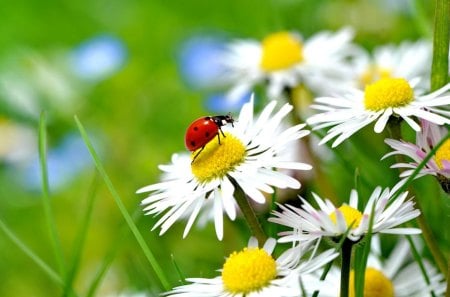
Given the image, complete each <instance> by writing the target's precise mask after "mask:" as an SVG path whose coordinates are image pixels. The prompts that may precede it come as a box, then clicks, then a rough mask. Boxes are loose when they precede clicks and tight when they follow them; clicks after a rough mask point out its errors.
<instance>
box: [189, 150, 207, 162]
mask: <svg viewBox="0 0 450 297" xmlns="http://www.w3.org/2000/svg"><path fill="white" fill-rule="evenodd" d="M204 148H205V146H202V148H201V149H200V150H199V151H198V152H197V153H196V154H195V156H194V158H193V159H192V161H191V165H192V163H194V161H195V159H197V157H198V155H200V153H201V152H202V151H203V149H204Z"/></svg>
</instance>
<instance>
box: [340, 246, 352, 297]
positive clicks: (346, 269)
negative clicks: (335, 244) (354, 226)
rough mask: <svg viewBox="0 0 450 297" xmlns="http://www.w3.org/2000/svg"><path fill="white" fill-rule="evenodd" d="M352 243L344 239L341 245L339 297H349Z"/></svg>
mask: <svg viewBox="0 0 450 297" xmlns="http://www.w3.org/2000/svg"><path fill="white" fill-rule="evenodd" d="M352 250H353V242H352V241H351V240H349V239H345V241H344V244H343V245H342V254H341V255H342V264H341V291H340V294H339V296H340V297H348V296H349V288H350V264H351V259H352Z"/></svg>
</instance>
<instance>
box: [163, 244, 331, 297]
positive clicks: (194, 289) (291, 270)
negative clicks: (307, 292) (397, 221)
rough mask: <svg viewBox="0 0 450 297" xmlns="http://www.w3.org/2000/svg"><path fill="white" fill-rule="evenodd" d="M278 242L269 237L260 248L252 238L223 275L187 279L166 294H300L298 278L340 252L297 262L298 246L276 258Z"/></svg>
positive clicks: (231, 258) (227, 264)
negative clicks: (274, 254) (184, 282)
mask: <svg viewBox="0 0 450 297" xmlns="http://www.w3.org/2000/svg"><path fill="white" fill-rule="evenodd" d="M275 245H276V241H275V239H273V238H269V239H268V240H267V241H266V242H265V244H264V247H263V248H258V243H257V241H256V239H255V238H251V239H250V241H249V244H248V247H247V248H244V249H243V250H242V251H239V252H233V253H232V254H231V255H230V256H229V257H228V258H227V259H226V261H225V263H224V265H223V268H222V269H221V270H220V272H221V276H217V277H215V278H212V279H208V278H189V279H187V281H188V282H190V284H188V285H184V286H179V287H176V288H174V289H173V290H172V291H170V292H167V293H165V294H164V296H171V297H177V296H179V297H181V296H183V297H191V296H192V297H199V296H203V297H226V296H234V297H266V296H278V297H285V296H286V297H287V296H300V294H301V289H300V284H299V280H300V279H301V278H302V276H303V275H308V274H311V273H313V272H314V271H316V270H317V269H320V268H321V267H322V266H324V265H325V264H327V263H328V262H330V261H331V260H333V259H334V258H336V256H337V255H338V254H337V253H335V252H334V251H333V250H328V251H326V252H324V253H322V254H320V255H318V256H315V257H312V258H311V259H308V260H304V261H302V262H301V263H297V261H295V259H297V258H298V257H299V255H293V254H294V253H297V252H298V250H299V249H298V248H292V249H289V250H287V251H285V252H284V253H283V254H282V255H280V256H279V257H278V258H277V259H275V258H274V257H273V256H272V255H271V254H272V252H273V250H274V249H275ZM303 252H304V251H302V253H303ZM301 256H302V255H300V257H301ZM293 260H294V261H293Z"/></svg>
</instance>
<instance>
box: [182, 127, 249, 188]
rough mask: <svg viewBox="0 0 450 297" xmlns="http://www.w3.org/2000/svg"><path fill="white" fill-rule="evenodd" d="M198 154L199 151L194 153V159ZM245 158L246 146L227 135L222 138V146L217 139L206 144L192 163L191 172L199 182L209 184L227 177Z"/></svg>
mask: <svg viewBox="0 0 450 297" xmlns="http://www.w3.org/2000/svg"><path fill="white" fill-rule="evenodd" d="M219 133H220V132H219ZM197 153H198V150H197V151H194V152H192V158H193V157H194V156H195V155H196V154H197ZM245 156H246V151H245V146H244V144H243V143H242V142H241V141H240V140H239V139H238V138H236V137H235V136H234V135H233V134H230V133H225V137H220V144H219V142H218V141H217V139H213V140H211V141H210V142H208V143H207V144H206V146H205V148H204V149H203V151H201V152H200V154H199V155H198V156H197V158H196V159H195V161H194V162H193V163H192V165H191V170H192V173H193V174H194V175H195V177H196V178H197V180H198V181H199V182H201V183H202V182H208V181H211V180H212V179H214V178H218V177H223V176H225V175H226V174H227V173H228V172H230V171H231V170H233V169H234V167H235V166H237V165H239V164H240V163H242V162H243V161H244V158H245Z"/></svg>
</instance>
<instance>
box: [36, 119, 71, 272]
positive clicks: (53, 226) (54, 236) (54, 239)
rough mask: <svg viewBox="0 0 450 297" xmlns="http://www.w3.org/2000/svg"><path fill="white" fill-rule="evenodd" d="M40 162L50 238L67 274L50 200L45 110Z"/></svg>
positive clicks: (42, 122) (40, 130)
mask: <svg viewBox="0 0 450 297" xmlns="http://www.w3.org/2000/svg"><path fill="white" fill-rule="evenodd" d="M39 163H40V166H41V175H42V203H43V206H44V213H45V218H46V221H47V227H48V231H49V234H50V240H51V243H52V247H53V252H54V253H55V257H56V262H57V264H58V268H59V271H60V273H61V274H62V275H64V274H65V264H64V257H63V252H62V247H61V242H60V240H59V236H58V232H57V230H56V223H55V219H54V217H53V213H52V205H51V200H50V190H49V183H48V171H47V130H46V116H45V112H42V113H41V117H40V121H39Z"/></svg>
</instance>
